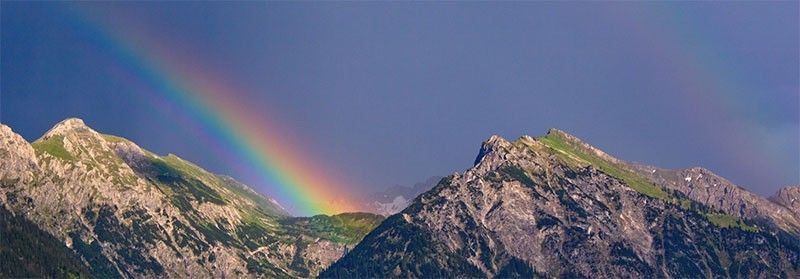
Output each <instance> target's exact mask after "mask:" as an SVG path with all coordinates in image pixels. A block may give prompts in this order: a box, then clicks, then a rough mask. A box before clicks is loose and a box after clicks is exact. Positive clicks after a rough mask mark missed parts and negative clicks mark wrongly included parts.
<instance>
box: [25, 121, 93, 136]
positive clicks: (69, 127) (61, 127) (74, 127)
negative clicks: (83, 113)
mask: <svg viewBox="0 0 800 279" xmlns="http://www.w3.org/2000/svg"><path fill="white" fill-rule="evenodd" d="M73 133H91V134H94V135H98V133H97V132H96V131H95V130H92V128H89V126H86V124H85V123H83V120H81V119H79V118H67V119H64V120H62V121H61V122H58V124H56V125H55V126H53V128H50V130H48V131H47V133H45V134H44V135H43V136H42V137H41V138H40V139H39V140H44V139H48V138H51V137H54V136H66V135H69V134H73Z"/></svg>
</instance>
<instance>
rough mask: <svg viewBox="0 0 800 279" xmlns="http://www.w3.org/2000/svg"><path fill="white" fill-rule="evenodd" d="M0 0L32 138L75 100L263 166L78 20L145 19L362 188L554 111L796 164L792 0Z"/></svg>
mask: <svg viewBox="0 0 800 279" xmlns="http://www.w3.org/2000/svg"><path fill="white" fill-rule="evenodd" d="M1 8H2V38H1V42H0V51H1V53H2V57H1V58H0V59H2V60H1V61H2V73H1V74H0V82H1V83H0V84H1V86H2V87H1V88H0V92H1V93H2V95H0V109H1V110H0V120H2V123H3V124H6V125H9V126H11V127H12V128H13V129H14V130H15V131H16V132H18V133H20V134H21V135H23V136H24V137H25V138H26V139H28V140H30V141H33V140H35V139H36V138H38V137H39V136H40V135H41V134H42V133H44V132H45V131H46V130H47V129H48V128H49V127H51V126H52V125H53V124H55V123H56V122H58V121H59V120H61V119H64V118H67V117H72V116H76V117H80V118H83V119H84V120H85V121H86V123H87V124H88V125H90V126H92V127H93V128H95V129H97V130H99V131H101V132H105V133H110V134H116V135H120V136H124V137H127V138H129V139H131V140H133V141H135V142H137V143H138V144H139V145H141V146H142V147H144V148H147V149H150V150H152V151H154V152H156V153H159V154H165V153H175V154H178V155H180V156H181V157H183V158H186V159H188V160H190V161H193V162H196V163H197V164H199V165H201V166H204V167H206V168H207V169H209V170H212V171H215V172H219V173H226V174H231V175H233V176H237V177H244V178H243V179H244V180H247V177H248V176H247V174H242V173H238V169H237V168H235V167H232V166H230V165H228V164H226V163H225V162H224V161H221V160H218V159H217V158H216V157H215V156H216V155H215V154H213V153H210V152H207V150H209V147H208V146H205V144H206V143H204V142H203V141H197V140H194V139H195V138H196V137H197V136H198V135H197V133H200V132H198V131H196V130H193V129H188V128H184V127H181V124H180V123H178V122H177V121H174V120H171V119H164V117H165V116H166V115H169V114H167V113H165V112H163V111H160V110H159V108H158V107H155V106H153V105H152V102H149V101H148V100H144V99H143V98H142V97H141V96H142V94H141V90H147V86H144V85H141V84H137V82H136V79H128V78H124V74H119V73H117V71H123V72H124V69H121V70H120V69H119V68H120V67H119V66H118V65H119V64H120V61H118V60H119V59H120V58H119V57H117V56H116V55H115V54H114V52H113V51H112V50H109V49H106V46H104V45H103V44H98V43H97V42H96V41H95V40H93V39H92V34H89V33H87V32H88V31H86V30H85V29H86V28H85V27H82V26H81V25H79V24H74V22H76V21H85V22H89V23H90V24H94V25H96V27H97V28H99V29H101V30H105V31H106V32H110V33H113V34H114V36H117V37H121V38H125V37H126V36H128V34H136V36H138V37H139V38H140V39H142V38H143V40H144V41H146V42H149V43H147V44H141V45H138V46H137V47H138V48H139V49H138V51H139V52H140V53H144V54H147V53H148V52H149V51H150V48H154V49H155V48H158V50H159V51H161V52H165V53H176V54H178V53H181V52H191V53H192V57H195V58H197V60H198V61H196V62H197V63H198V65H205V66H207V67H213V68H214V69H215V71H214V72H215V73H218V74H219V76H218V78H219V79H221V80H224V81H226V82H229V83H235V84H237V86H239V87H240V88H246V89H247V90H243V91H241V92H236V94H231V96H228V97H230V98H232V99H237V100H240V101H242V100H243V102H244V103H247V104H249V105H251V106H253V107H259V106H260V105H264V107H269V108H272V109H274V110H275V111H272V112H270V117H275V118H274V121H277V122H279V123H281V124H282V125H283V126H286V127H289V128H290V130H289V131H286V132H287V133H291V134H292V136H293V137H296V138H300V139H302V145H301V147H302V148H303V149H305V150H306V151H307V153H308V154H310V155H312V156H313V158H312V159H313V160H315V161H318V162H321V163H322V164H323V165H325V166H330V168H331V169H335V170H337V171H338V172H341V175H342V176H343V177H346V178H347V179H348V180H349V181H353V182H354V183H355V184H356V185H354V188H353V189H355V191H359V192H365V191H366V192H372V191H373V190H376V189H380V188H384V187H388V186H391V185H395V184H404V185H411V184H413V183H414V182H417V181H422V180H424V179H425V178H427V177H429V176H433V175H448V174H450V173H452V172H454V171H459V172H460V171H462V170H464V169H465V168H467V167H468V166H470V164H471V163H472V161H473V159H474V156H475V155H476V153H477V151H478V147H479V145H480V143H481V141H483V140H484V139H486V138H488V137H489V136H490V135H492V134H499V135H501V136H504V137H506V138H509V139H513V138H517V137H519V136H521V135H525V134H528V135H533V136H539V135H542V134H544V133H545V132H546V130H547V129H548V128H550V127H558V128H561V129H563V130H566V131H568V132H570V133H573V134H575V135H577V136H579V137H581V138H583V139H585V140H586V141H588V142H589V143H591V144H593V145H595V146H597V147H599V148H601V149H603V150H605V151H607V152H609V153H611V154H613V155H616V156H617V157H620V158H622V159H626V160H631V161H639V162H645V163H649V164H652V165H657V166H661V167H668V168H682V167H691V166H703V167H706V168H709V169H711V170H712V171H714V172H717V173H718V174H720V175H722V176H724V177H727V178H729V179H730V180H732V181H733V182H734V183H737V184H740V185H742V186H744V187H746V188H748V189H750V190H752V191H754V192H756V193H759V194H762V195H769V194H771V193H773V192H774V191H775V190H777V189H778V188H779V187H782V186H786V185H789V184H798V183H800V149H799V147H798V146H800V142H798V138H800V130H799V129H798V126H800V121H799V120H798V118H799V116H798V111H799V110H800V109H799V108H798V106H799V105H800V100H798V95H799V94H800V93H798V90H799V89H798V88H799V87H800V86H799V85H798V76H800V71H799V70H798V65H799V64H800V58H799V55H798V52H799V48H798V3H797V2H795V1H787V2H768V3H757V2H732V3H669V4H667V3H577V2H570V3H554V2H540V3H476V2H470V3H457V2H455V3H454V2H450V3H354V2H346V3H309V2H305V3H277V2H270V3H264V2H261V3H252V2H248V3H233V2H225V3H199V2H194V3H189V2H165V3H133V2H129V3H117V4H113V3H91V2H87V3H79V4H69V3H56V2H45V3H24V2H3V3H2V7H1ZM254 117H263V116H258V115H254ZM249 182H250V183H252V184H257V182H253V181H249ZM255 186H257V187H259V185H255ZM261 187H264V186H261ZM262 190H264V189H262ZM351 191H352V189H351ZM267 192H268V190H267Z"/></svg>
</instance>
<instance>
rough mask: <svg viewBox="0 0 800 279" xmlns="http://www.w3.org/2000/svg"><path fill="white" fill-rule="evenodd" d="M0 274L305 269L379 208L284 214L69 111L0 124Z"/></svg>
mask: <svg viewBox="0 0 800 279" xmlns="http://www.w3.org/2000/svg"><path fill="white" fill-rule="evenodd" d="M0 154H2V161H0V224H2V225H3V227H2V228H0V235H2V237H0V259H2V261H3V263H2V264H0V277H69V276H79V277H99V278H119V277H126V278H130V277H256V276H266V277H313V276H315V275H316V274H317V273H318V272H319V271H320V270H322V269H323V268H324V267H326V266H328V265H329V264H330V263H332V262H333V261H334V260H336V259H337V258H339V257H341V256H342V255H343V254H344V253H345V252H346V251H347V250H348V249H349V248H351V247H353V246H354V245H355V244H356V243H357V242H358V241H359V240H360V239H361V238H362V237H363V236H364V235H365V234H366V233H367V232H369V231H370V230H371V229H372V228H374V227H375V226H377V225H378V223H380V222H381V221H382V220H383V217H381V216H379V215H374V214H367V213H347V214H340V215H335V216H326V215H318V216H314V217H307V218H306V217H302V218H297V217H291V216H290V215H289V214H288V213H287V212H286V211H285V210H284V209H283V208H282V207H280V205H279V204H277V203H276V202H275V201H274V200H273V199H271V198H270V197H267V196H265V195H262V194H259V193H258V192H256V191H254V190H253V189H251V188H250V187H248V186H247V185H245V184H243V183H241V182H238V181H236V180H235V179H233V178H231V177H227V176H221V175H217V174H213V173H210V172H207V171H205V170H203V169H202V168H200V167H199V166H197V165H194V164H192V163H190V162H188V161H186V160H183V159H181V158H179V157H178V156H175V155H167V156H159V155H156V154H154V153H152V152H149V151H147V150H145V149H142V148H141V147H139V146H138V145H136V144H134V143H133V142H131V141H129V140H127V139H124V138H121V137H116V136H112V135H105V134H101V133H99V132H97V131H95V130H93V129H91V128H90V127H88V126H86V124H85V123H84V122H83V121H82V120H80V119H77V118H70V119H66V120H64V121H61V122H60V123H58V124H57V125H55V126H54V127H53V128H52V129H50V130H49V131H48V132H47V133H46V134H45V135H44V136H42V137H41V138H40V139H38V140H36V141H35V142H33V143H28V142H26V141H25V140H24V139H23V138H22V137H21V136H19V135H18V134H16V133H14V132H13V131H12V130H11V128H9V127H7V126H5V125H0Z"/></svg>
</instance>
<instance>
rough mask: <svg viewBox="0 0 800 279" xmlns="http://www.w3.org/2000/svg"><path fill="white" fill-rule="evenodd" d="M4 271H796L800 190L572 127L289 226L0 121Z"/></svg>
mask: <svg viewBox="0 0 800 279" xmlns="http://www.w3.org/2000/svg"><path fill="white" fill-rule="evenodd" d="M0 157H1V158H2V161H0V205H1V206H0V225H2V226H0V262H2V263H3V264H2V265H0V277H75V276H77V277H101V278H109V277H110V278H130V277H135V278H140V277H181V278H186V277H267V278H276V277H277V278H284V277H293V278H305V277H322V278H397V277H409V278H442V277H445V278H451V277H487V278H512V277H514V278H515V277H529V278H530V277H566V278H595V277H612V278H620V277H623V278H696V277H714V278H739V277H747V278H796V277H797V276H800V186H793V187H786V188H784V189H781V190H780V191H779V192H778V193H776V194H775V195H774V196H772V197H770V198H768V199H767V198H762V197H760V196H758V195H755V194H753V193H750V192H748V191H747V190H745V189H744V188H742V187H739V186H737V185H735V184H733V183H731V182H729V181H727V180H726V179H724V178H722V177H720V176H718V175H715V174H714V173H712V172H711V171H709V170H706V169H703V168H689V169H681V170H670V169H662V168H658V167H653V166H648V165H644V164H638V163H631V162H627V161H623V160H620V159H617V158H615V157H613V156H611V155H609V154H607V153H605V152H603V151H601V150H599V149H597V148H595V147H593V146H591V145H589V144H587V143H585V142H583V141H582V140H580V139H578V138H577V137H575V136H572V135H570V134H568V133H566V132H563V131H560V130H557V129H551V130H550V131H548V133H547V134H546V135H545V136H542V137H537V138H534V137H529V136H523V137H521V138H519V139H517V140H514V141H507V140H505V139H503V138H501V137H499V136H492V137H490V138H489V139H488V140H487V141H485V142H484V143H483V144H482V145H481V147H480V150H479V152H478V156H477V158H476V160H475V162H474V165H473V166H472V167H471V168H469V169H467V170H466V171H464V172H463V173H456V174H453V175H450V176H447V177H443V178H439V177H436V178H432V179H429V180H428V181H426V182H424V183H420V184H418V185H416V186H415V187H395V188H397V189H394V188H390V189H387V190H386V191H385V192H384V193H379V194H376V195H373V197H370V198H369V199H365V200H367V201H366V202H367V203H368V204H371V205H373V207H372V210H373V211H375V212H378V213H382V214H384V215H388V217H386V218H384V216H382V215H378V214H374V213H344V214H339V215H333V216H328V215H317V216H313V217H293V216H291V215H290V214H289V213H288V212H286V211H285V210H284V209H283V208H282V207H281V206H280V204H278V203H277V202H276V201H275V200H274V199H272V198H270V197H268V196H265V195H263V194H260V193H258V192H256V191H254V190H253V189H251V188H250V187H248V186H247V185H244V184H242V183H240V182H238V181H236V180H235V179H234V178H231V177H227V176H223V175H217V174H213V173H210V172H207V171H205V170H203V169H202V168H201V167H199V166H197V165H194V164H192V163H190V162H188V161H186V160H183V159H181V158H179V157H177V156H175V155H166V156H160V155H157V154H154V153H152V152H149V151H147V150H145V149H142V148H140V147H139V146H137V145H136V144H135V143H133V142H131V141H129V140H126V139H124V138H121V137H117V136H112V135H106V134H102V133H99V132H97V131H94V130H93V129H91V128H90V127H88V126H86V125H85V124H84V123H83V121H81V120H79V119H74V118H73V119H67V120H64V121H62V122H60V123H58V124H57V125H56V126H55V127H53V128H52V129H50V130H49V131H48V132H47V133H46V134H45V135H44V136H42V137H41V138H40V139H38V140H36V141H34V142H32V143H28V142H27V141H25V140H24V139H23V138H22V137H21V136H19V135H18V134H16V133H14V132H13V131H12V130H11V128H9V127H7V126H5V125H0Z"/></svg>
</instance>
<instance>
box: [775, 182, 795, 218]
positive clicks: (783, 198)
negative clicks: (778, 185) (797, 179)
mask: <svg viewBox="0 0 800 279" xmlns="http://www.w3.org/2000/svg"><path fill="white" fill-rule="evenodd" d="M770 200H772V201H774V202H775V203H777V204H780V205H783V206H785V207H786V208H788V209H789V210H791V211H792V212H794V214H795V216H800V186H789V187H785V188H783V189H781V190H779V191H778V193H776V194H775V195H774V196H772V197H770Z"/></svg>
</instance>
